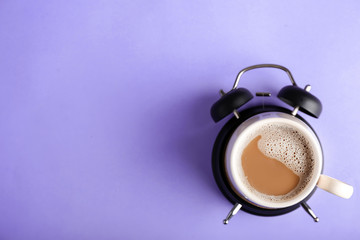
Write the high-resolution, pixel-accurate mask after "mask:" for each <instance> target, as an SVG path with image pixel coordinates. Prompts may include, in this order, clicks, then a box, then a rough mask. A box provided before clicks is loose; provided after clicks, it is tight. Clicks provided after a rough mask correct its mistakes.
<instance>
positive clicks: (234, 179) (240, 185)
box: [225, 112, 353, 209]
mask: <svg viewBox="0 0 360 240" xmlns="http://www.w3.org/2000/svg"><path fill="white" fill-rule="evenodd" d="M269 123H276V124H284V125H287V126H289V127H291V128H293V129H295V130H296V131H299V132H300V133H301V135H303V136H304V137H305V138H306V139H307V142H308V144H309V147H311V149H312V152H313V157H314V164H313V168H312V169H311V171H312V173H309V174H310V175H311V177H310V180H309V181H308V182H307V183H306V185H305V186H304V188H303V189H302V190H301V191H300V192H299V193H298V194H297V195H296V196H294V197H292V198H290V199H286V200H281V201H271V200H269V199H264V198H260V197H259V196H258V195H256V194H254V192H253V191H252V190H251V189H249V187H248V184H247V183H245V182H244V179H246V177H245V175H244V172H243V169H242V164H241V156H242V152H243V150H244V148H245V147H246V145H247V144H248V142H249V140H248V137H247V136H249V134H251V133H252V132H254V131H256V129H258V128H260V127H261V126H264V124H269ZM322 169H323V152H322V148H321V144H320V142H319V139H318V137H317V136H316V134H315V132H314V131H313V130H312V128H311V127H310V126H309V125H307V124H306V123H305V122H303V121H301V120H300V119H298V118H296V117H294V116H292V115H290V114H286V113H281V112H266V113H261V114H258V115H255V116H253V117H251V118H249V119H247V120H246V121H244V122H243V123H242V124H240V125H239V126H238V127H237V129H236V130H235V132H234V133H233V134H232V136H231V138H230V140H229V142H228V144H227V147H226V152H225V171H226V176H227V178H228V180H229V183H230V185H231V187H232V189H233V190H234V191H235V192H236V193H237V194H238V195H239V196H240V197H241V198H242V199H244V200H245V201H248V202H250V203H251V204H254V205H256V206H259V207H262V208H270V209H274V208H285V207H289V206H292V205H295V204H297V203H300V202H302V201H303V200H304V199H305V198H307V196H309V195H310V194H311V193H312V192H313V190H314V189H315V188H316V187H319V188H321V189H324V190H325V191H328V192H330V193H332V194H335V195H337V196H339V197H342V198H350V197H351V195H352V194H353V187H352V186H350V185H348V184H346V183H344V182H341V181H339V180H337V179H334V178H331V177H329V176H326V175H323V174H322Z"/></svg>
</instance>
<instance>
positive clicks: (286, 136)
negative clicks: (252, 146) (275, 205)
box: [242, 123, 315, 202]
mask: <svg viewBox="0 0 360 240" xmlns="http://www.w3.org/2000/svg"><path fill="white" fill-rule="evenodd" d="M259 135H261V139H260V140H259V142H258V147H259V149H260V151H261V152H262V153H263V154H265V155H266V156H268V157H270V158H274V159H277V160H278V161H280V162H282V163H283V164H285V166H287V167H288V168H289V169H291V170H292V171H293V172H294V173H295V174H296V175H298V176H299V177H300V181H299V183H298V185H297V186H296V188H294V189H293V190H292V191H290V192H289V193H287V194H285V195H279V196H271V195H267V194H263V193H260V192H259V191H257V190H256V189H254V188H253V187H251V186H250V184H249V182H248V181H247V180H246V181H243V182H244V183H245V185H246V186H247V188H248V189H249V190H250V191H251V192H252V193H253V194H255V195H256V196H257V197H259V198H261V199H263V200H267V201H272V202H282V201H287V200H290V199H292V198H294V197H296V196H297V195H298V194H299V193H300V192H301V191H302V190H304V189H305V187H306V186H307V184H308V183H309V182H310V180H311V178H312V175H313V168H314V163H315V161H314V158H315V157H314V152H313V149H312V148H311V147H309V146H311V145H310V143H309V141H308V140H307V139H306V138H305V136H304V135H303V134H302V133H301V132H300V131H298V130H296V129H295V128H294V127H292V126H290V125H287V124H284V123H267V124H264V125H262V126H261V127H259V128H258V129H256V130H255V131H252V132H251V133H250V134H249V135H247V140H246V141H245V142H246V144H245V146H247V145H248V144H249V142H250V141H251V140H253V139H254V138H255V137H256V136H259ZM242 177H243V178H244V177H245V175H243V176H242Z"/></svg>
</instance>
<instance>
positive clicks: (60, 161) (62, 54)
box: [0, 0, 360, 240]
mask: <svg viewBox="0 0 360 240" xmlns="http://www.w3.org/2000/svg"><path fill="white" fill-rule="evenodd" d="M359 12H360V3H359V2H358V1H355V0H354V1H346V2H341V1H338V2H337V3H334V2H331V3H330V2H329V1H316V2H315V1H291V2H290V1H271V3H270V1H247V2H245V1H172V2H169V1H66V2H64V1H47V0H46V1H14V0H12V1H10V0H9V1H1V2H0V116H1V120H0V239H1V240H2V239H4V240H7V239H39V240H41V239H205V238H207V239H220V238H221V239H235V238H236V239H240V238H241V239H248V238H249V239H250V238H251V239H264V238H266V239H269V238H272V239H274V238H275V237H277V239H285V238H288V237H289V236H290V235H293V236H294V237H295V238H296V239H305V238H306V237H312V238H314V237H328V238H331V237H334V238H340V237H341V236H346V237H348V238H352V239H355V238H357V239H359V237H360V229H359V219H360V206H359V196H360V193H359V192H360V191H359V185H360V178H359V172H360V164H359V154H358V150H359V136H360V128H359V117H360V110H359V106H358V103H359V91H360V90H359V89H360V81H359V76H360V14H359ZM258 63H277V64H282V65H284V66H287V67H288V68H289V69H290V70H291V71H292V73H293V75H294V77H295V80H297V82H298V84H299V85H300V86H304V85H305V84H307V83H310V84H311V85H312V86H313V88H312V93H313V94H315V95H316V96H318V97H319V98H320V99H321V100H322V102H323V105H324V110H323V113H322V115H321V117H320V118H319V119H312V118H310V117H306V119H307V120H309V122H310V123H311V124H312V126H313V127H314V128H315V129H316V132H317V133H318V135H319V137H320V139H321V141H322V144H323V148H324V153H325V168H324V173H326V174H328V175H330V176H333V177H336V178H339V179H341V180H343V181H345V182H348V183H349V184H352V185H353V186H354V188H355V192H354V195H353V197H352V198H351V199H349V200H344V199H341V198H338V197H336V196H333V195H331V194H328V193H327V192H325V191H322V190H318V191H317V192H316V194H315V195H314V196H313V197H312V198H311V199H310V201H309V202H308V203H309V205H310V206H311V207H312V208H313V210H314V211H315V212H316V214H317V215H318V216H319V217H320V222H319V223H314V222H313V220H312V219H311V218H310V217H309V216H308V215H307V214H306V213H305V212H304V211H303V210H302V209H298V210H296V211H294V212H292V213H290V214H287V215H284V216H280V217H273V218H264V217H257V216H252V215H249V214H247V213H244V212H240V213H239V214H238V215H237V216H236V217H234V218H233V219H232V220H231V222H230V224H229V225H228V226H224V225H223V224H222V219H223V218H224V217H225V216H226V214H227V212H228V211H229V210H230V208H231V204H230V203H229V202H228V201H227V200H226V199H225V198H224V197H223V196H222V195H221V193H220V191H219V190H218V188H217V186H216V184H215V181H214V179H213V177H212V173H211V165H210V161H211V160H210V159H211V149H212V144H213V142H214V140H215V137H216V135H217V133H218V131H219V130H220V128H221V126H222V125H223V124H224V121H222V122H220V123H218V124H214V123H213V122H212V120H211V119H210V115H209V109H210V106H211V104H212V103H213V102H214V101H216V100H217V99H218V90H219V89H220V88H224V89H225V90H229V89H230V88H231V87H232V84H233V82H234V79H235V76H236V74H237V73H238V71H239V70H240V69H242V68H244V67H246V66H249V65H252V64H258ZM288 83H289V81H288V79H287V77H286V75H285V74H284V73H283V72H281V71H276V70H259V71H255V72H251V73H248V74H246V75H244V79H243V80H242V81H241V83H240V84H241V86H245V87H248V88H249V89H250V90H251V91H252V92H255V91H265V90H268V91H271V92H272V93H273V95H276V93H277V91H279V89H280V88H281V87H282V86H284V85H285V84H288Z"/></svg>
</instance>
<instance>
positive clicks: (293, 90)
mask: <svg viewBox="0 0 360 240" xmlns="http://www.w3.org/2000/svg"><path fill="white" fill-rule="evenodd" d="M259 68H276V69H280V70H283V71H284V72H285V73H287V75H288V77H289V79H290V82H291V85H287V86H284V87H283V88H282V89H281V90H280V91H279V93H278V94H277V97H278V98H279V99H280V100H282V101H283V102H285V103H286V104H288V105H289V106H290V108H285V107H281V106H276V105H273V104H266V99H265V100H263V101H265V104H261V105H258V106H253V107H248V108H246V106H245V107H243V106H244V105H247V104H248V103H249V102H250V101H251V100H252V99H253V98H254V97H253V95H252V94H251V93H250V91H249V90H247V89H245V88H239V87H238V85H239V80H240V78H241V77H242V76H243V74H244V73H245V72H247V71H250V70H254V69H259ZM310 89H311V86H310V85H306V86H305V87H304V88H301V87H299V86H298V85H297V84H296V82H295V80H294V78H293V76H292V74H291V72H290V71H289V70H288V69H287V68H285V67H283V66H280V65H275V64H260V65H254V66H250V67H247V68H244V69H243V70H241V71H240V72H239V73H238V75H237V77H236V80H235V83H234V85H233V87H232V89H231V90H230V91H229V92H227V93H225V92H224V91H223V90H220V94H221V97H220V99H219V100H218V101H216V102H215V103H214V104H213V105H212V107H211V117H212V119H213V120H214V121H215V122H219V121H220V120H222V119H224V118H225V117H226V116H228V115H233V117H232V118H231V119H230V120H229V121H228V122H226V123H225V125H224V126H223V128H222V129H221V130H220V132H219V134H218V136H217V138H216V141H215V143H214V146H213V152H212V170H213V175H214V178H215V180H216V183H217V186H218V187H219V189H220V191H221V192H222V194H223V195H224V196H225V197H226V198H227V199H228V200H229V201H230V202H231V203H232V204H233V208H232V209H231V211H230V212H229V214H228V215H227V217H226V218H225V220H224V221H223V223H224V224H227V223H228V222H229V220H230V218H231V217H232V216H233V215H235V214H236V213H237V212H238V211H239V210H243V211H245V212H248V213H250V214H255V215H260V216H277V215H282V214H285V213H289V212H291V211H294V210H295V209H297V208H298V207H300V206H302V207H303V208H304V209H305V210H306V211H307V213H309V214H310V216H311V217H312V218H313V219H314V220H315V221H316V222H317V221H319V218H318V217H317V216H316V215H315V214H314V212H313V211H312V210H311V208H310V207H309V206H308V204H307V203H306V201H307V200H308V199H309V198H310V197H311V196H312V195H313V194H314V192H315V191H316V189H317V187H320V188H322V189H325V190H326V191H329V192H331V193H333V194H335V195H338V196H340V197H343V198H349V197H350V196H351V195H352V192H353V188H352V187H351V186H350V185H347V184H345V183H343V182H340V181H339V180H336V179H333V178H330V177H328V176H326V175H322V172H323V161H324V160H323V152H322V148H321V144H320V141H319V139H318V136H317V135H316V133H315V131H314V130H313V128H312V127H311V126H310V124H309V123H308V122H307V121H305V120H304V118H302V117H301V116H300V115H299V111H300V112H302V113H304V114H307V115H309V116H311V117H314V118H318V117H319V116H320V114H321V111H322V104H321V102H320V100H319V99H318V98H317V97H315V96H314V95H312V94H311V93H310V92H309V91H310ZM255 95H256V97H259V98H266V97H269V96H271V94H270V93H267V92H257V93H256V94H255ZM240 107H243V108H242V109H244V110H241V111H239V110H238V109H239V108H240ZM266 124H267V125H269V124H270V125H271V124H272V125H274V126H275V125H276V126H280V127H287V128H290V127H291V128H294V129H297V130H296V132H297V133H296V134H299V133H298V132H300V133H301V134H302V135H303V136H304V138H306V139H307V140H306V144H307V145H308V146H309V147H310V148H311V149H312V152H311V154H312V155H311V158H312V160H311V161H312V162H311V167H308V169H306V171H305V170H304V172H305V173H306V174H307V175H306V176H307V178H306V182H304V183H301V184H303V185H302V186H303V187H302V188H301V189H300V190H297V191H298V192H296V193H295V192H294V193H293V195H294V196H293V197H283V199H282V197H281V196H280V197H279V196H267V199H266V197H262V195H261V193H259V192H258V191H257V190H256V189H255V190H253V189H250V190H249V188H252V187H251V183H249V182H247V183H245V182H246V181H247V179H248V177H249V176H246V172H245V170H244V168H243V167H244V166H243V165H242V164H244V161H243V160H242V158H241V152H243V151H244V149H245V147H246V141H245V140H244V139H245V138H246V136H250V135H251V132H255V131H258V130H257V129H260V128H261V126H265V125H266ZM270 125H269V126H270ZM269 131H270V130H269ZM273 131H276V130H273ZM249 134H250V135H249ZM271 134H274V133H271ZM275 134H278V132H276V133H275ZM289 137H290V138H291V137H293V136H292V135H289ZM250 140H251V139H250ZM284 141H285V139H284ZM280 144H281V143H280ZM284 149H285V148H284ZM284 151H287V150H286V149H285V150H284ZM296 151H300V150H295V152H294V154H295V155H296ZM283 153H284V154H287V152H283ZM295 155H294V156H295ZM303 155H304V154H303ZM291 161H295V159H291V158H289V160H288V161H287V162H288V164H290V165H291V164H292V163H291ZM308 165H309V164H308ZM262 167H263V166H261V164H260V165H259V168H262ZM264 171H265V174H264V175H266V173H267V171H270V170H268V169H265V170H264ZM264 177H266V176H264ZM299 179H301V177H300V178H299ZM301 181H302V180H301ZM304 181H305V180H304ZM299 184H300V180H299V183H298V185H299ZM294 191H295V190H294ZM284 196H285V195H284ZM289 196H290V195H289Z"/></svg>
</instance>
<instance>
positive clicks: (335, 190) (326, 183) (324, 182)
mask: <svg viewBox="0 0 360 240" xmlns="http://www.w3.org/2000/svg"><path fill="white" fill-rule="evenodd" d="M317 186H318V187H319V188H321V189H323V190H325V191H327V192H329V193H332V194H335V195H336V196H339V197H342V198H346V199H349V198H350V197H351V195H352V194H353V192H354V188H353V187H352V186H350V185H349V184H346V183H344V182H342V181H339V180H337V179H335V178H332V177H329V176H326V175H320V178H319V181H318V182H317Z"/></svg>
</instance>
